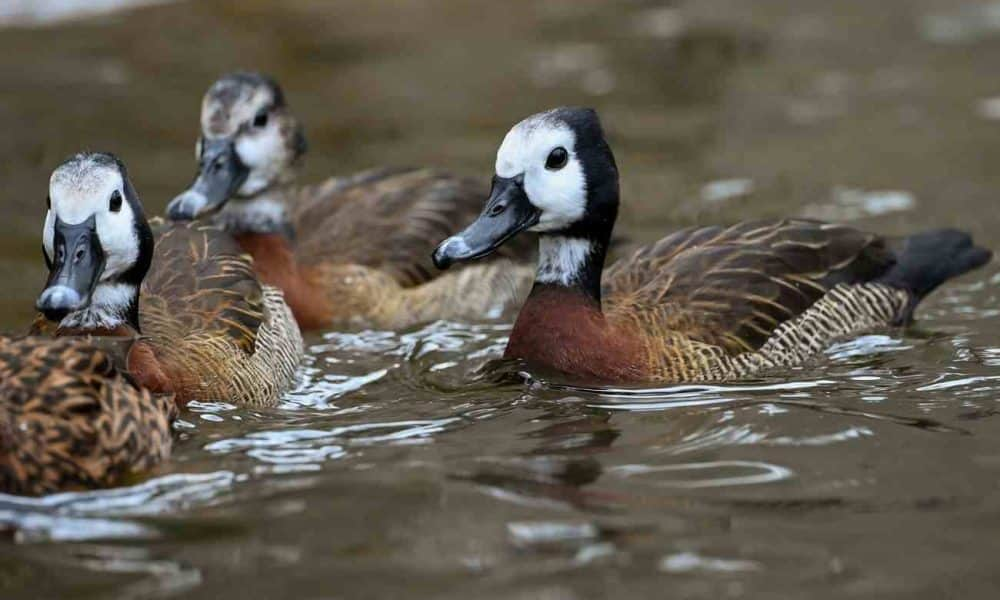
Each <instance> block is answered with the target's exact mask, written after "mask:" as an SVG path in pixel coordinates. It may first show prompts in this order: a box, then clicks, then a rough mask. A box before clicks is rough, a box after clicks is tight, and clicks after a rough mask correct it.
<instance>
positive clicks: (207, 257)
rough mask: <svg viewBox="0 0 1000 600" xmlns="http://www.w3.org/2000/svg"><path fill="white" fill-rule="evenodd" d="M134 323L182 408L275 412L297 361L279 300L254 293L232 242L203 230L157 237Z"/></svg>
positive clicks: (287, 315)
mask: <svg viewBox="0 0 1000 600" xmlns="http://www.w3.org/2000/svg"><path fill="white" fill-rule="evenodd" d="M139 320H140V326H141V328H142V335H143V341H144V342H145V343H147V344H148V346H149V347H150V348H151V349H152V351H153V353H154V354H155V355H156V357H157V359H158V360H159V362H160V364H161V365H162V368H163V370H164V372H165V374H166V376H167V378H168V379H169V381H170V382H171V385H172V387H173V389H174V390H175V391H176V392H177V394H178V397H179V398H178V399H179V400H180V401H182V402H183V401H186V400H188V399H200V400H204V399H215V400H230V401H237V402H242V403H246V404H256V405H261V404H274V403H275V402H276V401H277V399H278V395H279V394H280V393H281V391H282V390H284V389H286V388H287V387H288V386H289V384H290V383H291V382H292V380H293V378H294V374H295V370H296V368H297V366H298V363H299V360H300V358H301V356H302V353H303V348H302V337H301V334H300V333H299V329H298V326H297V325H296V324H295V320H294V318H293V317H292V315H291V311H290V310H289V309H288V306H287V305H286V304H285V302H284V299H283V297H282V294H281V292H280V291H279V290H277V289H275V288H272V287H270V286H266V285H261V283H260V281H259V280H258V279H257V276H256V275H255V274H254V270H253V262H252V260H251V258H250V257H249V256H247V255H246V254H245V253H243V251H242V249H241V248H240V246H239V245H238V244H237V243H236V242H235V240H233V238H232V237H231V236H229V235H228V234H226V233H225V232H222V231H221V230H219V229H217V228H214V227H210V226H206V225H202V224H197V223H194V224H180V225H173V226H170V227H166V228H162V229H161V230H160V231H158V234H157V240H156V246H155V252H154V256H153V264H152V267H151V268H150V272H149V275H148V276H147V277H146V279H145V281H144V282H143V286H142V294H141V295H140V302H139Z"/></svg>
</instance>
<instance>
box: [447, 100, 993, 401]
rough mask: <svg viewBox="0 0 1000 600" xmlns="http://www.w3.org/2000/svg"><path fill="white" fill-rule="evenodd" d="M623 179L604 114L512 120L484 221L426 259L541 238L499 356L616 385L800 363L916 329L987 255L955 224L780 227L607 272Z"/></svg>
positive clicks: (728, 236)
mask: <svg viewBox="0 0 1000 600" xmlns="http://www.w3.org/2000/svg"><path fill="white" fill-rule="evenodd" d="M618 204H619V188H618V169H617V166H616V164H615V159H614V155H613V154H612V152H611V148H610V147H609V146H608V143H607V141H606V139H605V136H604V132H603V129H602V127H601V124H600V120H599V118H598V116H597V113H596V112H594V111H593V110H590V109H581V108H557V109H554V110H550V111H547V112H543V113H540V114H536V115H533V116H531V117H528V118H527V119H525V120H523V121H521V122H520V123H518V124H517V125H515V126H514V127H513V128H512V129H511V130H510V131H509V132H508V133H507V135H506V137H505V138H504V140H503V143H502V144H501V145H500V149H499V150H498V152H497V159H496V174H495V176H494V177H493V187H492V191H491V193H490V196H489V200H488V201H487V203H486V206H485V208H484V209H483V211H482V213H481V214H480V216H479V217H478V218H477V219H476V220H475V221H474V222H473V223H472V224H471V225H469V226H468V227H467V228H466V229H465V230H464V231H462V232H461V233H458V234H456V235H453V236H451V237H449V238H448V239H446V240H444V241H443V242H442V243H441V244H440V245H439V246H438V248H437V249H436V250H435V252H434V254H433V259H434V262H435V264H436V265H437V266H438V267H440V268H446V267H448V266H449V265H451V264H452V263H454V262H457V261H467V260H471V259H475V258H479V257H482V256H485V255H488V254H489V253H491V252H493V251H495V250H496V249H497V248H498V247H499V246H501V245H502V244H504V243H505V242H506V241H507V240H509V239H511V238H513V237H514V236H516V235H517V234H518V233H520V232H522V231H534V232H537V233H538V234H539V261H538V268H537V272H536V276H535V283H534V286H533V287H532V289H531V292H530V294H529V296H528V299H527V300H526V301H525V303H524V305H523V307H522V308H521V311H520V313H519V314H518V317H517V321H516V323H515V325H514V328H513V330H512V331H511V335H510V339H509V341H508V344H507V348H506V351H505V357H507V358H514V359H522V360H524V361H526V362H527V363H528V364H529V365H535V366H539V367H543V368H549V369H555V370H557V371H560V372H563V373H566V374H570V375H573V376H578V377H582V378H589V379H596V380H600V381H607V382H666V383H674V382H690V381H721V380H728V379H735V378H739V377H745V376H749V375H751V374H754V373H758V372H760V371H763V370H766V369H770V368H774V367H787V366H792V365H797V364H800V363H802V362H804V361H805V360H806V359H808V358H809V357H811V356H814V355H815V354H817V353H819V352H821V351H822V350H823V349H825V348H826V347H827V346H828V345H829V344H830V343H831V342H833V341H834V340H836V339H838V338H843V337H846V336H850V335H854V334H857V333H861V332H864V331H866V330H871V329H872V328H877V327H884V326H889V325H901V324H905V323H907V322H908V321H909V320H910V319H911V318H912V315H913V311H914V309H915V307H916V306H917V304H918V303H919V302H920V300H921V299H923V298H924V297H925V296H926V295H927V294H928V293H930V292H931V291H932V290H934V289H935V288H936V287H938V286H939V285H940V284H941V283H943V282H945V281H946V280H948V279H950V278H952V277H956V276H958V275H961V274H963V273H965V272H967V271H969V270H972V269H974V268H976V267H979V266H981V265H983V264H985V263H987V262H988V261H989V260H990V257H991V252H990V251H989V250H986V249H983V248H979V247H976V246H974V245H973V243H972V241H971V239H970V237H969V236H968V235H967V234H965V233H962V232H959V231H954V230H946V229H943V230H936V231H926V232H922V233H918V234H915V235H912V236H908V237H904V238H888V237H884V236H880V235H876V234H871V233H866V232H862V231H859V230H856V229H852V228H850V227H846V226H843V225H836V224H830V223H822V222H818V221H810V220H799V219H783V220H775V221H753V222H745V223H738V224H736V225H732V226H730V227H701V228H691V229H685V230H682V231H678V232H676V233H673V234H671V235H668V236H667V237H665V238H663V239H661V240H660V241H658V242H656V243H654V244H651V245H648V246H645V247H643V248H640V249H639V250H637V251H635V253H634V254H632V255H631V256H630V257H628V258H625V259H622V260H620V261H618V262H616V263H615V264H614V265H612V266H611V267H610V268H609V269H607V271H604V272H603V273H602V270H603V267H604V260H605V254H606V249H607V245H608V240H609V238H610V236H611V231H612V228H613V227H614V222H615V218H616V217H617V213H618Z"/></svg>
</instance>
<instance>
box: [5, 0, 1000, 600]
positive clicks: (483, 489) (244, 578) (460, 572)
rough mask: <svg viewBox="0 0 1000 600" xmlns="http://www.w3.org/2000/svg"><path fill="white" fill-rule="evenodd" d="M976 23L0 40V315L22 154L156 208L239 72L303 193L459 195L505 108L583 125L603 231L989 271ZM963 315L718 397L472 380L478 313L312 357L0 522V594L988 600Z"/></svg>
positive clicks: (986, 545)
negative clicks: (396, 171) (899, 244)
mask: <svg viewBox="0 0 1000 600" xmlns="http://www.w3.org/2000/svg"><path fill="white" fill-rule="evenodd" d="M991 11H992V12H991ZM994 12H997V13H1000V9H997V8H996V7H995V5H992V4H989V3H985V4H984V3H980V2H973V1H969V0H962V1H959V0H933V1H932V0H922V1H914V2H893V3H887V2H872V1H870V0H850V1H848V0H841V1H839V2H826V1H823V0H773V1H771V0H768V1H763V0H759V1H753V2H751V1H749V0H705V1H700V2H693V1H692V2H688V3H677V4H666V5H663V6H660V5H657V4H656V3H654V2H643V1H638V0H636V1H629V2H620V3H611V2H598V1H580V0H563V1H557V0H548V1H544V2H542V1H537V2H513V3H509V2H493V3H458V2H447V1H444V0H441V1H436V2H435V1H431V0H422V1H421V0H409V1H402V2H393V3H374V2H339V3H332V2H316V1H309V0H297V1H291V2H281V3H278V2H275V3H269V2H263V1H246V0H242V1H235V0H234V1H231V2H211V3H209V2H190V3H183V2H182V3H174V4H167V5H161V6H154V7H150V8H143V9H140V10H137V11H135V12H125V13H118V14H114V15H111V16H106V17H100V18H97V19H93V20H88V21H80V22H76V23H68V24H60V25H52V26H47V27H45V28H35V29H29V28H7V29H0V131H3V134H2V135H0V182H2V183H3V186H2V193H0V202H2V203H3V209H4V215H5V218H4V219H3V220H2V222H0V233H2V235H0V257H2V258H0V276H2V278H3V281H4V290H5V293H4V294H3V298H2V306H0V309H2V314H3V315H4V316H3V317H2V320H0V321H2V325H3V326H5V327H7V328H11V329H16V328H20V327H22V326H23V325H24V324H25V323H26V322H27V320H28V319H29V318H30V315H31V312H32V311H31V304H32V300H33V298H34V295H35V294H36V293H37V291H38V289H39V288H40V286H41V283H42V280H43V266H42V264H41V262H42V261H41V260H40V257H39V252H38V245H39V241H38V234H37V232H38V231H39V230H40V227H41V218H42V214H43V199H44V197H45V188H46V182H47V177H48V173H49V172H50V170H51V169H52V168H53V166H54V165H55V164H57V163H58V161H59V160H61V159H62V158H63V157H64V156H65V155H67V154H69V153H71V152H74V151H77V150H79V149H84V148H89V149H109V150H112V151H115V152H117V153H119V154H120V155H121V156H122V157H123V158H124V159H125V161H126V162H127V163H128V164H129V166H130V168H131V171H132V174H133V177H134V179H135V181H136V183H137V186H138V189H139V191H140V193H141V194H142V195H143V197H144V199H145V202H146V204H147V206H148V208H149V209H150V212H159V211H160V210H161V209H162V207H163V205H164V204H165V202H166V201H167V200H168V199H169V198H170V197H171V196H172V194H174V193H176V191H178V190H179V189H181V188H182V187H183V186H184V185H185V184H186V183H188V181H189V178H190V176H191V175H192V174H193V164H192V163H193V158H192V156H191V154H192V146H193V141H194V135H195V132H196V116H197V109H198V102H199V100H198V99H199V97H200V95H201V93H202V92H203V90H204V88H205V87H207V85H208V84H209V83H210V82H211V81H212V80H213V79H214V78H215V77H216V76H217V75H219V74H220V73H222V72H224V71H226V70H229V69H233V68H237V67H244V68H246V67H256V68H260V69H264V70H267V71H270V72H272V73H274V74H275V75H277V76H279V77H280V79H281V80H282V81H283V82H284V84H285V86H286V91H287V93H288V96H289V98H290V100H291V103H292V106H293V108H294V109H295V110H296V111H297V112H298V113H299V114H300V115H301V117H302V118H303V120H304V121H305V123H306V124H307V126H308V133H309V136H310V141H311V143H312V152H311V155H310V158H309V161H308V168H307V170H306V173H305V179H307V180H316V179H319V178H321V177H323V176H326V175H328V174H334V173H347V172H350V171H353V170H356V169H360V168H363V167H367V166H370V165H373V164H384V163H390V164H432V165H441V166H447V167H449V168H452V169H454V170H457V171H462V172H467V173H470V174H473V175H476V176H479V177H482V178H483V179H484V180H485V179H486V178H488V177H489V176H490V174H491V166H492V157H493V152H494V151H495V148H496V145H497V144H498V143H499V140H500V138H501V137H502V135H503V133H504V132H505V131H506V129H507V128H508V127H509V126H510V125H511V124H512V123H513V122H515V121H516V120H517V119H519V118H521V117H523V116H525V115H527V114H530V113H532V112H535V111H537V110H540V109H543V108H546V107H550V106H552V105H556V104H563V103H574V104H591V105H594V106H596V107H597V108H599V109H600V111H601V112H602V114H603V116H604V120H605V122H606V125H607V128H608V129H609V132H610V135H611V138H612V144H613V146H614V147H615V149H616V151H617V155H618V157H619V163H620V166H621V170H622V173H623V180H624V182H623V185H624V202H625V207H624V211H625V214H624V216H623V218H622V222H621V224H620V225H621V227H620V229H621V231H622V232H625V233H627V234H628V235H630V236H632V237H634V238H636V239H640V240H648V239H654V238H655V237H657V236H659V235H662V234H663V233H665V232H667V231H670V230H671V229H673V228H676V227H679V226H681V225H686V224H689V223H692V222H702V223H709V222H725V221H732V220H735V219H740V218H747V217H753V216H777V215H789V214H808V215H813V216H820V217H822V218H827V219H838V220H851V221H853V222H855V223H856V224H857V225H858V226H861V227H867V228H873V229H878V230H882V231H886V232H890V233H902V232H906V231H911V230H914V229H918V228H921V227H931V226H940V225H955V226H961V227H963V228H966V229H969V230H971V231H972V232H973V233H974V234H975V235H976V236H978V237H979V238H980V240H981V241H982V242H984V243H986V244H987V245H990V246H991V247H993V248H1000V212H998V211H997V210H996V207H997V196H998V195H1000V169H998V168H997V166H996V165H997V160H998V159H1000V122H998V121H996V120H995V119H996V118H997V117H1000V102H997V101H994V102H992V103H991V102H989V99H990V98H993V97H1000V78H998V77H997V71H996V65H997V64H998V62H997V61H998V60H1000V16H994V15H993V13H994ZM998 295H1000V273H998V269H997V267H988V268H987V269H984V270H982V271H979V272H977V273H975V274H973V275H971V276H969V277H967V278H965V279H963V280H961V281H959V282H956V283H955V284H954V285H950V286H949V287H948V288H947V289H945V290H942V291H941V292H939V293H937V294H936V295H934V296H933V297H932V298H931V299H929V301H928V302H926V304H925V305H924V307H923V310H922V311H921V312H920V317H921V319H920V323H919V325H918V326H917V327H916V328H914V329H911V330H909V331H906V332H890V333H888V334H886V333H885V332H883V333H882V334H879V335H872V336H866V337H863V338H860V339H857V340H852V341H848V342H846V343H844V344H842V345H839V346H837V347H835V348H832V349H831V350H830V351H829V352H828V355H827V357H826V358H825V359H824V360H822V361H819V362H818V363H817V364H814V365H812V366H810V367H807V368H803V369H799V370H794V371H791V372H788V373H783V374H781V375H780V376H775V377H773V378H770V379H766V380H760V381H753V382H746V383H741V384H734V385H727V386H719V387H703V386H698V387H683V386H682V387H675V388H668V389H661V390H589V391H585V390H570V389H564V388H561V387H559V386H558V385H556V384H549V385H546V384H544V383H539V382H533V383H530V384H527V383H519V382H513V383H507V384H496V383H491V382H489V381H487V380H482V379H476V378H475V377H474V376H473V375H472V373H473V371H475V370H476V369H477V368H478V367H479V366H480V365H482V364H483V363H484V362H485V361H486V360H488V359H489V358H491V357H496V356H497V355H498V354H499V353H500V351H501V349H502V346H503V343H504V336H505V334H506V332H507V330H508V329H507V326H505V325H502V324H499V325H498V324H479V325H471V326H470V325H460V324H451V323H435V324H430V325H427V326H426V327H422V328H419V329H415V330H412V331H406V332H402V333H392V332H382V331H363V332H352V333H337V332H331V333H329V334H327V335H323V336H314V337H312V338H311V339H310V340H309V360H308V364H307V365H306V367H305V368H304V371H303V382H302V385H301V386H300V388H299V389H298V390H296V391H295V392H294V393H290V394H288V396H287V398H286V400H285V402H284V403H283V405H282V406H281V407H279V408H276V409H273V410H246V409H241V408H237V407H234V406H230V405H227V404H223V403H203V404H198V405H196V406H193V407H192V408H191V410H190V411H188V412H187V413H185V414H184V415H183V418H182V421H181V422H180V423H179V425H178V428H177V429H178V435H179V440H178V443H177V446H176V452H175V460H174V461H173V462H172V464H170V465H169V466H168V467H167V468H166V469H164V471H163V472H162V473H160V474H159V475H158V476H157V477H155V478H153V479H150V480H148V481H146V482H144V483H142V484H140V485H137V486H135V487H131V488H125V489H119V490H113V491H105V492H99V493H88V494H68V495H57V496H51V497H48V498H45V499H41V500H23V499H17V498H10V497H2V498H0V522H2V523H5V524H6V525H7V530H8V531H9V532H10V535H9V536H8V537H9V539H8V540H6V541H0V591H2V596H3V598H5V599H13V598H38V597H57V596H58V597H67V598H98V597H101V598H104V597H107V598H146V597H172V596H183V597H189V598H273V597H301V598H402V597H406V598H410V597H435V598H438V597H444V598H512V599H513V598H518V599H522V598H523V599H528V598H532V599H534V598H540V599H541V598H544V599H558V600H562V599H567V600H568V599H578V598H579V599H583V598H604V597H615V598H625V597H669V598H706V599H708V598H711V599H716V598H729V597H748V598H764V597H767V598H807V597H808V598H845V597H853V598H875V597H878V598H907V599H911V598H933V599H937V598H943V597H955V598H993V597H996V592H997V591H998V589H1000V535H998V533H1000V486H998V478H1000V416H998V414H1000V405H998V403H997V399H998V391H1000V319H998ZM0 528H2V527H0Z"/></svg>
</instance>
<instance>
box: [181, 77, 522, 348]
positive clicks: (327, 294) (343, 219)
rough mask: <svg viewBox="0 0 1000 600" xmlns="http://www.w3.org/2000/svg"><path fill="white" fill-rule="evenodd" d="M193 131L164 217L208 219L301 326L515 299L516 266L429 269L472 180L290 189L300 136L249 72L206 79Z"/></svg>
mask: <svg viewBox="0 0 1000 600" xmlns="http://www.w3.org/2000/svg"><path fill="white" fill-rule="evenodd" d="M201 123H202V143H201V144H200V146H199V148H200V153H199V160H200V163H201V166H200V167H201V170H200V172H199V174H198V177H197V178H196V180H195V182H194V183H193V184H192V186H191V188H190V189H189V190H188V191H186V192H184V193H183V194H181V195H180V196H178V197H177V198H175V199H174V200H173V201H172V202H171V203H170V206H169V207H168V214H169V215H170V216H171V218H174V219H178V220H184V219H191V218H194V217H198V216H202V215H208V214H210V213H211V212H212V211H216V210H218V211H219V212H218V214H216V215H215V217H214V219H215V222H217V223H218V224H220V225H222V226H223V227H224V228H225V229H226V230H227V231H230V232H231V233H233V234H234V235H235V236H236V238H237V240H239V242H240V244H241V245H242V246H243V248H244V249H245V250H246V251H247V252H249V253H250V254H251V255H252V256H253V258H254V264H255V268H256V270H257V273H258V274H259V275H260V277H261V278H262V279H263V281H264V282H266V283H269V284H272V285H275V286H277V287H279V288H280V289H281V290H282V291H284V292H285V296H286V300H287V302H288V304H289V306H290V307H291V308H292V311H293V312H294V314H295V317H296V319H297V321H298V323H299V325H300V327H302V328H303V329H318V328H325V327H329V326H331V325H334V324H345V323H351V322H359V323H364V324H367V325H370V326H376V327H394V328H395V327H406V326H409V325H412V324H415V323H419V322H421V321H428V320H433V319H442V318H443V319H481V318H485V317H489V316H496V315H498V314H499V313H500V312H502V310H503V309H504V308H506V307H510V306H512V305H513V304H515V303H516V301H518V300H520V299H523V297H524V295H525V294H526V293H527V291H528V288H529V287H530V281H531V274H532V270H531V269H529V268H527V267H514V265H512V264H505V265H504V267H503V268H497V263H498V262H499V261H494V264H486V265H476V266H472V267H469V269H470V270H471V271H472V272H473V273H475V274H474V275H471V276H470V275H451V274H449V275H445V276H441V275H440V273H438V272H437V271H436V270H435V269H434V268H433V265H432V263H431V261H430V253H431V251H432V250H433V249H434V245H435V244H436V243H437V241H438V240H439V239H440V238H441V237H442V236H443V235H446V234H447V232H448V231H450V230H451V229H453V228H454V227H455V226H458V225H462V224H465V223H468V222H470V221H471V220H473V219H474V218H475V217H476V216H477V215H478V214H479V207H480V204H481V201H482V198H483V197H484V196H485V195H486V192H487V190H485V189H483V188H482V187H481V186H480V185H478V184H477V183H472V182H470V181H469V180H468V179H464V178H460V177H455V176H454V175H450V174H447V173H443V172H440V171H435V170H431V169H374V170H370V171H365V172H362V173H359V174H356V175H354V176H350V177H342V178H333V179H330V180H328V181H326V182H324V183H321V184H319V185H315V186H306V187H299V186H296V185H295V184H294V180H295V173H296V169H295V167H296V164H297V162H298V159H299V158H300V156H301V155H302V153H303V152H304V151H305V143H304V138H303V135H302V129H301V127H300V126H299V124H298V122H297V121H296V120H295V118H294V116H292V115H291V113H290V111H289V109H288V106H287V105H286V104H285V99H284V94H283V93H282V91H281V89H280V88H279V87H278V85H277V83H275V82H274V81H273V80H271V79H270V78H267V77H264V76H262V75H259V74H255V73H234V74H230V75H226V76H224V77H222V78H221V79H219V80H218V81H217V82H215V83H214V84H213V85H212V86H211V87H210V88H209V90H208V92H207V93H206V94H205V98H204V100H203V103H202V115H201ZM251 139H252V140H254V141H255V142H256V143H257V146H258V147H264V146H265V143H264V142H263V141H262V140H268V143H267V144H266V147H267V148H268V149H269V150H268V153H267V155H266V156H249V155H246V156H244V155H241V154H240V145H241V142H243V141H244V140H251ZM220 165H225V167H224V168H220ZM220 173H222V174H221V175H220ZM226 174H228V175H226ZM227 178H228V179H227ZM531 255H532V249H531V245H530V243H528V242H517V243H514V244H512V245H511V246H510V247H508V248H506V249H505V250H504V252H503V253H502V254H501V256H500V260H501V261H502V260H508V261H518V260H523V259H525V258H527V257H529V256H531ZM470 279H473V280H478V281H479V286H478V287H477V288H476V289H472V288H471V287H470V286H469V285H467V282H468V281H469V280H470ZM470 292H471V293H470Z"/></svg>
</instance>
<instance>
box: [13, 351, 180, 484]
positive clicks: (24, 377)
mask: <svg viewBox="0 0 1000 600" xmlns="http://www.w3.org/2000/svg"><path fill="white" fill-rule="evenodd" d="M176 411H177V409H176V406H175V404H174V401H173V398H172V397H171V396H169V395H154V394H151V393H150V392H149V391H148V390H145V389H141V388H139V387H137V386H136V385H135V384H134V383H133V382H132V381H130V380H129V379H128V378H127V377H125V376H124V375H123V374H122V373H120V372H119V371H118V369H116V368H115V365H114V363H113V361H112V359H111V356H109V354H108V353H106V352H104V351H103V350H100V349H99V348H98V347H97V345H95V344H94V343H91V341H89V340H87V339H81V338H63V339H58V340H52V339H45V338H37V337H32V338H20V339H13V338H9V337H0V492H4V493H8V494H24V495H40V494H45V493H51V492H56V491H67V490H80V489H89V488H95V487H107V486H112V485H118V484H121V483H122V482H124V481H125V480H127V478H128V477H129V476H130V475H131V474H133V473H141V472H144V471H148V470H149V469H152V468H153V467H155V466H157V465H158V464H160V463H161V462H162V461H164V460H166V459H167V458H168V457H169V455H170V447H171V437H170V424H171V422H172V421H173V419H174V418H175V416H176Z"/></svg>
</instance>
